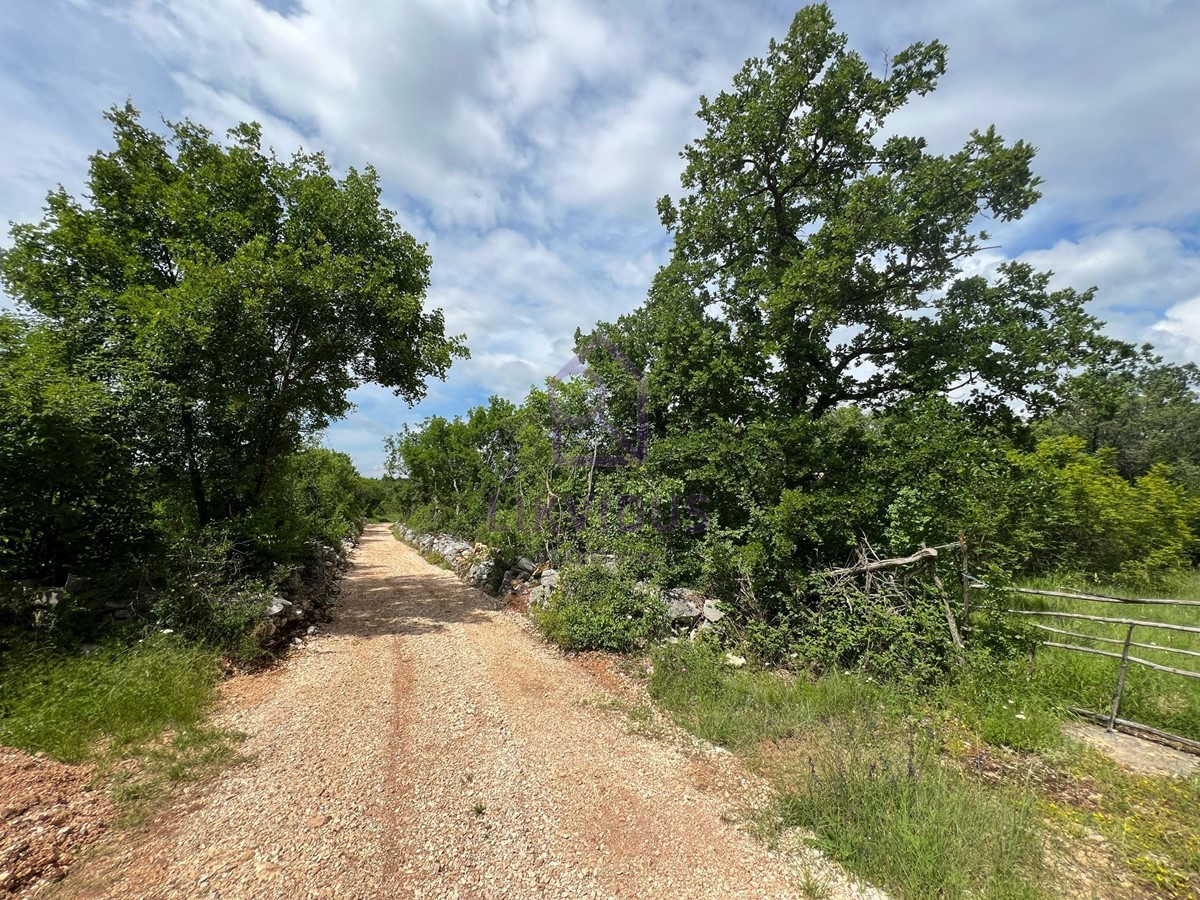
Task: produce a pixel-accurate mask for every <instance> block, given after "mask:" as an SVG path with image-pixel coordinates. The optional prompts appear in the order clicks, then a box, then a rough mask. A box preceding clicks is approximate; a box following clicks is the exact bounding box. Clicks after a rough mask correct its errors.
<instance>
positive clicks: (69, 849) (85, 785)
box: [0, 747, 113, 896]
mask: <svg viewBox="0 0 1200 900" xmlns="http://www.w3.org/2000/svg"><path fill="white" fill-rule="evenodd" d="M93 774H94V770H93V769H92V768H91V767H90V766H68V765H65V764H63V763H60V762H56V761H54V760H52V759H48V758H46V757H44V756H40V755H39V756H31V755H30V754H28V753H24V752H22V751H20V750H12V749H8V748H4V747H0V786H2V788H3V790H2V793H0V895H5V896H11V895H14V894H19V893H22V892H26V891H28V890H31V889H33V888H35V887H37V886H39V885H42V884H46V883H52V882H55V881H58V880H59V879H61V878H62V877H63V875H64V874H65V872H66V870H67V867H68V866H70V865H71V864H72V863H73V862H74V861H75V859H76V857H77V856H78V855H79V853H80V852H81V851H82V850H83V849H84V848H85V847H86V846H87V845H88V844H90V843H92V842H93V841H95V840H96V839H98V838H99V837H100V835H101V834H102V833H103V832H104V830H105V828H106V827H107V826H108V824H109V822H110V821H111V820H112V817H113V810H112V807H111V806H110V805H109V803H108V801H107V800H106V799H105V795H104V792H102V791H93V790H91V781H92V777H93Z"/></svg>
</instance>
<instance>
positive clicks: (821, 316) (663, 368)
mask: <svg viewBox="0 0 1200 900" xmlns="http://www.w3.org/2000/svg"><path fill="white" fill-rule="evenodd" d="M945 67H946V49H945V47H944V46H943V45H942V44H940V43H939V42H937V41H933V42H930V43H916V44H913V45H911V46H909V47H908V48H906V49H904V50H902V51H901V52H900V53H898V54H896V55H895V56H894V57H892V59H891V60H890V62H889V64H888V66H887V71H886V73H885V74H883V75H882V76H880V75H877V74H874V73H873V72H872V71H871V69H870V67H869V66H868V64H867V63H866V61H865V60H864V59H863V58H862V57H861V56H859V55H858V54H857V53H855V52H853V51H850V50H849V49H847V39H846V37H845V35H842V34H839V33H838V32H837V31H836V30H835V23H834V21H833V18H832V16H831V14H830V11H829V9H828V7H827V6H826V5H824V4H820V5H814V6H808V7H805V8H804V9H802V10H801V11H800V12H799V13H798V14H797V15H796V17H795V20H794V21H793V23H792V26H791V28H790V30H789V32H788V35H787V37H786V38H785V39H784V40H782V41H780V42H778V43H777V42H774V41H772V42H771V44H770V46H769V48H768V52H767V55H766V56H765V57H763V58H752V59H750V60H748V61H747V62H746V64H745V66H744V67H743V68H742V70H741V71H740V72H739V73H738V74H737V75H736V76H735V77H734V82H733V90H732V91H730V92H722V93H721V94H719V95H718V96H717V97H716V98H714V99H712V100H710V99H707V98H703V97H702V98H701V100H700V110H699V117H700V119H701V121H702V122H703V123H704V126H705V133H704V135H703V137H701V138H700V139H698V140H697V141H695V142H694V143H692V144H689V145H688V146H687V147H686V148H685V149H684V151H683V158H684V160H685V162H686V167H685V169H684V173H683V177H682V185H683V188H684V190H685V194H684V196H683V197H682V199H680V200H679V201H678V202H675V201H672V200H671V199H670V198H669V197H664V198H663V199H662V200H660V201H659V211H660V214H661V216H662V221H663V224H664V225H665V226H666V227H667V228H668V229H669V230H670V232H671V234H672V236H673V238H674V248H673V251H672V256H671V260H670V263H669V264H668V265H667V266H665V267H664V268H663V269H662V270H661V271H660V273H659V274H658V277H657V278H656V279H655V281H654V284H653V287H652V288H651V291H650V295H649V298H648V300H647V307H646V308H647V314H645V315H642V316H639V317H638V318H637V322H636V324H637V326H638V327H639V328H641V327H648V328H649V329H650V333H651V337H650V343H651V344H652V345H653V352H652V354H651V356H652V360H651V381H652V382H658V384H657V385H655V384H653V383H652V385H651V396H652V397H654V396H656V395H657V396H660V397H662V398H663V399H665V400H666V401H667V402H669V403H671V404H674V406H673V409H675V410H676V411H677V412H678V413H679V414H682V415H684V416H690V417H692V418H694V417H696V416H710V415H711V416H716V417H719V418H721V419H724V420H726V421H730V420H736V419H738V418H745V417H746V416H747V415H754V414H756V412H757V413H758V414H766V413H770V414H772V415H781V416H790V415H797V414H800V415H807V416H811V417H813V418H820V417H821V416H823V415H825V414H826V413H827V412H829V411H830V410H831V409H834V408H835V407H837V406H839V405H841V404H847V403H852V404H857V405H860V406H880V405H888V404H891V403H894V402H896V401H897V400H899V399H902V398H904V397H906V396H914V395H915V396H925V395H929V394H933V393H940V392H947V391H951V390H953V389H956V388H957V389H959V390H961V391H964V392H966V393H967V394H968V395H969V397H970V398H971V400H972V401H973V402H974V403H975V404H976V405H978V406H979V407H981V408H983V409H986V410H990V411H996V410H999V409H1001V408H1003V404H1004V403H1005V401H1007V400H1010V399H1013V398H1017V399H1020V400H1022V401H1023V402H1024V403H1026V404H1027V405H1028V406H1030V407H1031V408H1039V407H1041V406H1043V405H1045V404H1047V403H1049V402H1051V401H1052V400H1053V398H1054V396H1055V395H1056V392H1057V390H1058V388H1059V386H1060V383H1061V380H1062V378H1063V377H1064V375H1065V374H1066V373H1067V371H1068V370H1069V368H1070V367H1072V366H1076V365H1078V364H1080V363H1081V362H1083V361H1085V360H1086V359H1087V358H1088V357H1089V356H1090V355H1091V354H1093V353H1100V352H1102V351H1104V350H1106V349H1107V348H1108V346H1109V345H1108V342H1106V341H1105V340H1104V339H1102V338H1101V337H1100V336H1099V335H1098V332H1097V327H1098V325H1099V323H1098V322H1097V321H1096V320H1095V319H1093V318H1092V317H1091V316H1089V315H1087V314H1086V313H1085V311H1084V306H1085V304H1086V302H1087V300H1088V299H1090V297H1091V294H1092V292H1091V291H1090V290H1089V291H1085V292H1083V293H1077V292H1076V291H1073V290H1069V289H1068V290H1061V291H1051V290H1049V288H1048V275H1047V274H1045V273H1038V272H1035V271H1034V270H1033V269H1031V268H1030V267H1029V266H1027V265H1024V264H1019V263H1006V264H1004V265H1002V266H1001V267H1000V270H999V273H998V275H997V277H996V278H995V279H994V280H993V281H988V279H986V278H984V277H982V276H979V275H970V276H968V275H965V274H964V271H963V269H964V265H965V264H966V263H967V262H968V261H969V260H970V259H971V258H972V257H973V256H975V255H976V254H977V253H978V252H979V251H980V250H981V249H982V248H983V247H984V246H985V244H986V242H987V240H988V234H987V233H986V231H984V230H983V229H982V228H980V227H979V226H980V222H981V220H982V219H984V218H992V219H995V220H998V221H1001V222H1006V221H1010V220H1013V219H1017V218H1019V217H1020V216H1021V215H1022V214H1023V213H1024V212H1025V211H1026V210H1027V209H1028V208H1029V207H1030V206H1031V205H1032V204H1033V203H1034V202H1035V201H1036V200H1037V198H1038V196H1039V194H1038V191H1037V186H1038V184H1039V180H1038V179H1037V178H1035V177H1034V176H1033V175H1032V173H1031V170H1030V164H1031V162H1032V160H1033V155H1034V149H1033V147H1031V146H1030V145H1028V144H1026V143H1024V142H1023V141H1017V142H1016V143H1012V144H1008V143H1005V141H1003V140H1002V139H1001V137H1000V136H999V135H998V134H997V133H996V132H995V130H994V128H988V129H986V130H983V131H974V132H972V133H971V135H970V136H969V138H968V139H967V141H966V143H965V144H964V146H963V148H962V149H961V150H960V151H958V152H956V153H952V154H949V155H938V154H934V153H931V152H929V150H928V149H927V145H926V142H925V140H924V139H923V138H920V137H909V136H904V135H898V134H889V127H888V120H889V117H890V116H891V115H892V114H893V113H895V112H896V111H897V110H898V109H900V108H901V107H902V106H904V105H905V104H906V103H907V102H908V101H909V100H910V99H911V98H912V97H914V96H921V95H924V94H927V93H929V92H930V91H932V90H934V89H935V87H936V85H937V80H938V78H939V76H941V75H942V74H943V72H944V71H945ZM646 320H648V321H646ZM629 324H630V325H631V326H632V325H634V324H635V322H634V320H633V319H631V320H629ZM642 340H644V339H643V338H637V337H635V338H633V339H632V343H634V344H637V343H639V341H642ZM664 395H665V396H664ZM659 402H662V400H660V401H659ZM691 424H694V422H689V425H691Z"/></svg>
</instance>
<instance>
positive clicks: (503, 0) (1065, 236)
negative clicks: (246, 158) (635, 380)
mask: <svg viewBox="0 0 1200 900" xmlns="http://www.w3.org/2000/svg"><path fill="white" fill-rule="evenodd" d="M830 7H831V9H832V11H833V14H834V17H835V18H836V20H837V22H838V26H839V29H840V30H841V31H844V32H846V33H847V34H848V36H849V40H850V44H851V46H852V47H853V48H854V49H856V50H858V51H859V52H860V53H861V54H862V55H863V56H864V58H866V59H867V60H868V61H870V62H871V63H872V64H873V65H875V66H876V67H877V69H879V70H881V69H882V66H883V63H884V60H885V59H887V58H888V57H889V56H891V55H894V54H895V53H897V52H898V51H899V50H901V49H903V48H904V47H905V46H907V45H908V44H910V43H912V42H913V41H918V40H932V39H938V40H941V41H943V42H944V43H946V44H947V45H948V46H949V70H948V72H947V74H946V75H945V76H944V77H943V79H942V80H941V83H940V86H939V89H938V90H937V91H936V92H935V93H933V94H930V95H929V96H927V97H924V98H920V99H917V100H915V101H914V102H912V103H911V104H910V105H909V106H907V107H906V108H904V109H903V110H901V111H900V112H899V113H898V114H897V115H896V116H895V117H894V119H893V120H892V122H891V129H892V130H894V131H897V132H902V133H908V134H919V135H924V136H925V137H927V138H928V139H929V141H930V144H931V147H932V148H933V149H934V150H936V151H938V152H953V151H954V150H956V149H958V148H959V147H960V146H961V145H962V143H963V142H964V141H965V140H966V138H967V135H968V133H969V132H970V130H971V129H972V128H985V127H987V126H988V125H989V124H995V125H996V127H997V129H998V131H999V132H1000V134H1002V135H1003V136H1004V137H1005V138H1006V139H1009V140H1015V139H1017V138H1023V139H1025V140H1026V141H1029V142H1030V143H1032V144H1034V145H1035V146H1036V147H1037V148H1038V155H1037V158H1036V159H1035V162H1034V169H1035V171H1036V173H1037V174H1038V175H1039V176H1041V177H1042V178H1043V179H1044V180H1045V184H1044V185H1043V187H1042V192H1043V199H1042V200H1041V201H1040V202H1039V203H1038V204H1037V205H1036V206H1035V207H1034V208H1033V209H1032V210H1031V211H1030V212H1029V213H1027V214H1026V216H1025V217H1024V218H1023V219H1022V220H1021V221H1019V222H1017V223H1013V224H1011V225H1008V226H1004V227H1002V228H992V229H990V232H991V234H992V237H993V238H994V240H993V241H992V243H993V244H998V245H999V246H998V247H997V248H996V249H994V250H989V251H987V253H986V254H985V255H984V256H983V257H981V258H979V259H978V260H977V261H976V263H977V265H978V266H979V267H980V268H983V269H989V268H992V267H994V266H995V265H996V264H998V263H999V262H1001V261H1003V260H1005V259H1023V260H1027V261H1029V262H1032V263H1033V264H1035V265H1036V266H1037V267H1039V268H1041V269H1049V270H1053V271H1054V273H1055V277H1054V280H1053V282H1052V283H1053V284H1054V285H1055V286H1071V287H1075V288H1077V289H1080V290H1082V289H1085V288H1088V287H1090V286H1093V285H1094V286H1096V287H1097V288H1098V291H1097V295H1096V300H1095V302H1094V305H1093V307H1092V312H1093V313H1094V314H1095V315H1097V316H1099V317H1100V318H1101V319H1103V320H1105V321H1106V322H1107V323H1108V325H1107V330H1108V331H1109V332H1110V333H1111V334H1113V335H1115V336H1117V337H1120V338H1123V339H1126V340H1130V341H1135V342H1139V343H1140V342H1149V343H1152V344H1154V345H1155V347H1156V348H1157V349H1158V351H1159V352H1160V353H1162V354H1163V355H1164V356H1165V357H1166V358H1168V359H1170V360H1172V361H1176V362H1188V361H1195V362H1200V66H1197V65H1196V63H1195V53H1196V50H1195V46H1196V40H1197V38H1200V3H1196V2H1194V0H1102V2H1097V0H1056V2H1054V3H1045V2H1040V0H1039V2H1035V0H986V2H985V0H953V2H950V0H945V2H943V0H926V2H905V0H853V2H851V0H832V2H831V3H830ZM798 8H799V4H790V3H779V2H768V0H761V2H729V0H693V2H677V0H636V2H633V0H629V2H627V0H603V2H599V0H598V2H581V0H546V2H537V0H5V3H4V10H3V15H2V16H0V98H2V100H0V135H3V138H2V139H0V172H2V173H3V175H2V176H0V222H10V221H13V222H27V221H35V220H37V219H39V218H40V217H41V208H42V203H43V201H44V198H45V195H46V193H47V192H48V191H49V190H50V189H51V188H52V187H54V186H55V185H56V184H60V183H61V184H63V185H64V186H66V187H67V189H68V190H70V191H71V192H72V193H75V194H80V193H82V189H83V185H84V180H85V177H86V170H87V157H88V155H89V154H90V153H92V152H94V151H96V150H97V149H101V148H104V149H107V148H108V147H109V146H110V145H111V135H110V133H109V131H108V127H107V123H105V122H104V121H103V120H102V119H101V112H102V111H103V110H104V109H106V108H108V107H110V106H112V105H113V104H117V103H123V102H124V100H125V99H126V98H131V99H132V100H133V102H134V104H135V105H136V106H137V107H138V108H139V109H141V110H142V112H143V113H144V114H145V116H146V119H147V121H155V120H157V119H159V118H160V117H165V118H166V119H169V120H178V119H181V118H183V117H190V118H191V119H193V120H195V121H197V122H200V123H203V124H205V125H207V126H208V127H209V128H211V129H212V130H213V131H215V132H217V133H218V134H220V133H223V132H224V131H225V129H227V128H229V127H231V126H232V125H234V124H236V123H238V122H240V121H246V120H254V121H257V122H260V123H261V124H262V126H263V131H264V135H265V138H266V141H267V142H268V143H269V144H270V145H271V146H273V147H274V148H275V149H276V150H277V151H278V152H279V153H280V154H281V155H283V156H287V155H290V154H291V153H292V152H293V151H294V150H296V149H297V148H299V147H304V148H305V149H306V150H321V151H324V152H325V153H326V155H327V156H328V158H329V160H330V162H331V164H332V165H333V166H334V167H335V168H336V169H338V170H344V169H345V168H347V167H349V166H357V167H359V168H361V167H362V166H364V165H366V164H368V163H370V164H373V165H374V166H375V167H376V168H377V169H378V170H379V173H380V175H381V177H382V180H383V184H384V201H385V204H386V205H387V206H388V207H389V208H390V209H392V210H394V211H395V212H396V214H397V217H398V220H399V222H400V223H401V225H402V226H403V227H404V228H406V229H407V230H408V231H410V232H411V233H412V234H414V235H415V236H416V237H417V238H418V240H421V241H424V242H427V243H428V245H429V252H430V254H431V256H432V258H433V273H432V284H431V287H430V291H429V296H428V304H429V305H430V306H435V307H440V308H441V309H442V310H444V312H445V317H446V323H447V330H448V331H449V332H450V333H454V334H465V335H466V337H467V342H468V345H469V346H470V349H471V353H472V358H471V359H470V360H467V361H463V362H459V363H456V364H455V366H454V367H453V369H452V370H451V372H450V374H449V376H448V377H447V379H446V380H445V381H444V382H436V381H435V382H433V383H431V384H430V389H429V394H428V396H427V398H426V399H425V400H424V401H422V402H421V403H420V404H418V405H417V406H415V407H409V406H408V404H406V403H405V402H404V401H403V400H401V399H399V398H396V397H394V396H392V394H391V392H390V391H388V390H386V389H382V388H378V387H374V386H366V387H363V388H361V389H359V390H358V391H356V392H355V394H354V396H353V399H354V400H355V402H356V409H355V411H354V412H352V413H351V414H350V416H348V417H347V418H346V419H345V420H344V421H342V422H339V423H336V424H335V425H333V426H332V427H330V429H329V430H328V432H327V434H326V438H325V440H326V442H327V444H328V445H329V446H332V447H334V448H336V449H339V450H344V451H346V452H347V453H349V454H350V455H351V456H352V457H353V458H354V460H355V462H356V463H357V464H358V466H359V469H360V471H362V472H363V473H364V474H380V473H381V472H382V464H383V439H384V437H385V436H386V435H389V434H393V433H395V432H397V431H398V430H400V428H401V427H402V426H403V425H404V424H406V423H407V424H410V425H415V424H417V423H419V422H420V421H421V420H423V419H424V418H426V417H427V416H429V415H434V414H439V415H455V414H457V413H461V412H464V411H465V410H466V409H467V408H468V407H469V406H472V405H475V404H477V403H481V402H485V401H486V399H487V397H488V396H490V395H492V394H499V395H501V396H504V397H508V398H510V399H513V400H519V399H520V398H522V397H523V396H524V395H525V394H526V393H527V391H528V389H529V387H530V386H531V385H533V384H541V383H542V382H543V381H544V380H545V378H546V377H548V376H551V375H553V374H555V373H556V372H558V371H559V370H560V369H561V368H562V367H563V365H564V364H565V363H567V362H568V361H569V360H570V358H571V356H572V346H573V340H574V332H575V329H576V328H577V327H583V328H584V329H585V330H586V329H588V328H590V327H591V326H592V325H593V324H594V323H595V322H596V321H599V320H604V321H609V320H612V319H615V318H616V317H618V316H620V315H622V314H623V313H626V312H629V311H630V310H632V309H634V308H635V307H636V306H637V305H638V304H639V303H640V302H641V301H642V299H643V298H644V296H645V292H646V289H647V287H648V286H649V283H650V280H651V278H652V277H653V275H654V273H655V271H656V270H657V268H658V267H659V266H660V265H662V263H663V262H665V260H666V257H667V254H668V252H669V249H670V245H669V240H668V236H667V234H666V232H665V231H664V229H663V228H662V226H661V224H660V223H659V221H658V217H657V214H656V213H655V201H656V200H657V198H658V197H660V196H662V195H663V194H666V193H674V194H678V189H679V174H680V172H681V170H682V162H681V160H680V158H679V152H680V150H681V149H682V148H683V147H684V146H685V144H686V143H687V142H688V141H689V140H692V139H695V138H696V137H698V136H699V135H700V127H699V123H698V120H697V119H696V117H695V112H696V109H697V105H698V98H699V97H700V95H702V94H704V95H709V96H712V95H714V94H716V93H718V92H719V91H721V90H722V89H725V88H728V87H729V85H730V83H731V80H732V77H733V74H734V73H735V72H736V71H737V70H738V69H739V68H740V66H741V64H742V62H743V61H744V60H745V59H746V58H747V57H749V56H755V55H762V54H763V53H764V52H765V49H766V46H767V42H768V41H769V40H770V38H771V37H782V36H784V35H785V34H786V31H787V28H788V26H789V24H790V23H791V20H792V17H793V16H794V14H795V12H796V10H797V9H798ZM5 231H7V229H5ZM0 241H2V242H5V243H6V242H7V238H6V237H5V238H0Z"/></svg>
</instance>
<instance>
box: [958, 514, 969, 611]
mask: <svg viewBox="0 0 1200 900" xmlns="http://www.w3.org/2000/svg"><path fill="white" fill-rule="evenodd" d="M958 546H959V548H960V550H961V552H962V594H963V607H962V623H963V625H964V626H966V625H970V624H971V576H970V574H968V572H967V536H966V534H965V533H964V532H961V531H960V532H959V533H958Z"/></svg>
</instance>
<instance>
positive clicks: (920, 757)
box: [650, 642, 1044, 900]
mask: <svg viewBox="0 0 1200 900" xmlns="http://www.w3.org/2000/svg"><path fill="white" fill-rule="evenodd" d="M650 691H651V694H652V696H654V698H655V699H656V700H657V701H658V702H659V703H660V704H661V705H662V706H664V707H665V708H666V709H667V710H668V711H669V712H670V713H671V714H672V715H673V717H674V718H675V719H676V721H677V722H679V724H681V725H683V726H684V727H685V728H687V729H689V730H690V731H692V732H693V733H695V734H697V735H699V736H701V737H703V738H706V739H707V740H710V741H712V742H714V743H716V744H719V745H721V746H724V747H727V748H729V749H730V750H733V751H735V752H737V753H739V754H740V755H741V756H742V757H743V758H745V759H746V760H747V761H748V762H749V763H750V764H751V766H752V767H753V768H755V769H757V770H758V771H759V772H760V773H762V774H764V775H765V776H766V777H767V778H768V779H769V780H770V782H771V783H772V785H773V787H774V789H775V797H776V799H775V804H774V820H775V823H776V828H777V829H778V830H784V829H787V828H791V827H804V828H807V829H811V831H812V832H813V835H814V838H813V841H814V843H816V844H817V845H818V846H819V847H820V848H821V849H822V850H824V851H825V852H826V853H827V854H828V855H829V856H831V857H832V858H834V859H836V860H838V861H839V862H841V863H843V864H844V865H846V866H847V868H848V869H850V870H851V871H853V872H855V873H856V874H858V875H860V876H862V877H864V878H867V879H868V880H871V881H873V882H875V883H877V884H879V885H881V886H883V887H885V888H887V889H889V890H893V891H895V892H897V893H898V894H899V895H901V896H903V897H910V898H916V897H966V896H971V897H988V898H994V900H1007V898H1030V897H1039V896H1043V895H1044V893H1043V891H1042V889H1041V888H1040V887H1039V883H1040V881H1041V879H1042V876H1043V873H1044V863H1043V859H1042V841H1043V834H1042V826H1041V824H1040V820H1039V818H1038V816H1037V815H1036V813H1035V799H1036V798H1035V796H1034V794H1033V793H1032V792H1031V791H1030V790H1028V789H1024V788H1022V787H1020V786H1019V785H1018V786H1011V785H1000V786H984V785H981V784H980V783H979V782H978V781H977V780H973V779H972V778H971V777H970V775H969V774H968V773H966V772H964V771H963V770H962V769H961V768H959V767H956V766H954V765H952V764H950V763H949V762H944V761H943V760H942V759H941V756H940V742H941V737H940V734H939V733H938V732H937V730H936V726H935V727H934V730H929V729H928V728H927V726H926V725H925V724H924V723H923V722H922V720H921V719H919V718H918V716H917V715H916V712H917V710H918V706H919V703H914V698H913V697H912V696H911V695H907V694H905V693H903V692H902V691H900V690H899V689H897V688H893V687H889V686H884V685H880V684H877V683H873V682H871V681H868V680H866V679H865V678H861V677H857V676H853V675H831V676H829V677H826V678H821V679H807V678H796V677H789V676H783V675H778V674H772V673H765V672H748V671H745V670H733V669H730V668H728V667H726V666H725V665H724V664H723V663H722V661H721V657H720V656H719V654H717V653H716V652H714V651H713V650H711V649H710V648H706V647H704V646H702V645H693V644H687V643H682V642H681V643H678V644H673V645H667V646H665V647H662V648H660V649H659V650H658V651H657V652H656V654H655V656H654V665H653V672H652V674H651V677H650ZM918 723H921V724H918Z"/></svg>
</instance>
